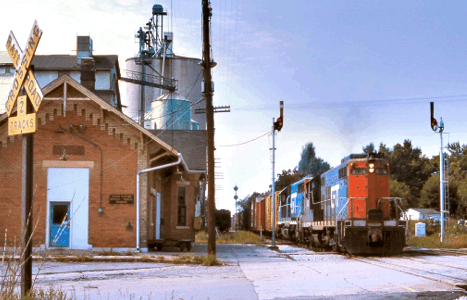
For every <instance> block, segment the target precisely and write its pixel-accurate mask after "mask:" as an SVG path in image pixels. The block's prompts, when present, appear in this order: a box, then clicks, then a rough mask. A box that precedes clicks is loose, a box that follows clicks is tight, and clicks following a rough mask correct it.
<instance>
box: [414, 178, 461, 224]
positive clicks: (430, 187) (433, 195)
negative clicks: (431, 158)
mask: <svg viewBox="0 0 467 300" xmlns="http://www.w3.org/2000/svg"><path fill="white" fill-rule="evenodd" d="M448 186H449V190H448V191H447V193H446V196H448V195H449V197H446V204H445V205H446V209H449V215H452V214H454V213H455V212H456V211H457V210H458V206H459V196H458V193H457V191H458V187H457V183H456V182H455V181H453V180H449V184H448ZM439 190H440V187H439V174H435V175H433V176H431V177H430V178H428V180H427V181H426V182H425V184H424V185H423V189H422V192H421V195H420V206H421V207H424V208H433V209H436V210H440V202H439V201H440V196H439Z"/></svg>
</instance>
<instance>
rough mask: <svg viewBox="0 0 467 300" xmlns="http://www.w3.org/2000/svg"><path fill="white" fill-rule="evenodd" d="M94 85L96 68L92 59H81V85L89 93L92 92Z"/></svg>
mask: <svg viewBox="0 0 467 300" xmlns="http://www.w3.org/2000/svg"><path fill="white" fill-rule="evenodd" d="M95 84H96V66H95V62H94V58H92V57H83V58H81V85H83V86H84V87H85V88H87V89H88V90H90V91H94V88H95Z"/></svg>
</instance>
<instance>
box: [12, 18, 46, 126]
mask: <svg viewBox="0 0 467 300" xmlns="http://www.w3.org/2000/svg"><path fill="white" fill-rule="evenodd" d="M41 36H42V30H41V29H40V28H39V25H38V24H37V21H34V25H33V27H32V30H31V33H30V34H29V38H28V41H27V43H26V47H25V50H24V52H23V51H22V50H21V48H20V47H19V45H18V42H17V41H16V38H15V35H14V34H13V32H12V31H10V35H9V36H8V40H7V42H6V48H7V51H8V54H9V55H10V58H11V60H12V62H13V66H14V67H15V69H16V73H15V79H14V81H13V84H12V85H11V87H10V90H9V92H8V99H7V102H6V104H5V108H6V112H7V114H8V116H9V117H10V118H9V119H8V135H17V134H23V133H32V132H35V131H36V128H37V124H36V123H37V118H36V113H35V112H37V110H38V109H39V106H40V104H41V102H42V98H43V95H42V91H41V88H40V87H39V84H38V83H37V80H36V78H35V77H34V74H33V73H32V71H31V70H30V66H31V62H32V60H33V58H34V53H35V52H36V49H37V45H38V44H39V41H40V39H41ZM23 86H24V89H25V90H26V94H27V95H28V96H29V100H30V101H31V104H32V106H33V107H34V111H35V112H34V113H31V114H27V113H26V108H27V98H28V97H27V96H19V93H20V91H21V88H22V87H23ZM16 100H18V105H17V109H16V111H17V116H16V117H11V113H12V112H13V108H14V105H15V103H16Z"/></svg>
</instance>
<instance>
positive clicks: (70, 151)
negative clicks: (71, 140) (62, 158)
mask: <svg viewBox="0 0 467 300" xmlns="http://www.w3.org/2000/svg"><path fill="white" fill-rule="evenodd" d="M52 153H53V155H78V156H84V146H76V145H53V150H52Z"/></svg>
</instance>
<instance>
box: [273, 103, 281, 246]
mask: <svg viewBox="0 0 467 300" xmlns="http://www.w3.org/2000/svg"><path fill="white" fill-rule="evenodd" d="M280 113H281V116H280V117H279V118H277V121H276V122H274V118H273V119H272V186H271V197H272V209H271V211H272V246H271V249H277V247H276V195H275V194H276V176H275V175H276V170H275V164H276V139H275V135H276V130H277V131H281V129H282V125H283V124H284V101H281V102H280Z"/></svg>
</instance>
